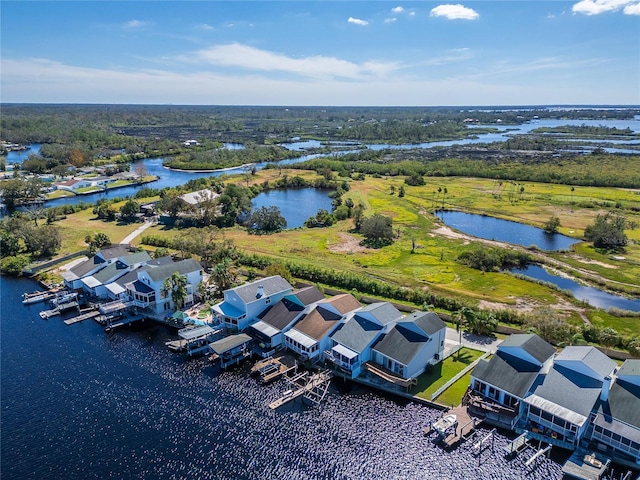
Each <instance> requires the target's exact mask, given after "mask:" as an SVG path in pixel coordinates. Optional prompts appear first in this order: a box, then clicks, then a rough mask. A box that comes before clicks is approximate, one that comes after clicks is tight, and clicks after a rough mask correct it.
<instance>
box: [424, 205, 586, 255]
mask: <svg viewBox="0 0 640 480" xmlns="http://www.w3.org/2000/svg"><path fill="white" fill-rule="evenodd" d="M436 216H437V217H438V218H440V220H442V221H443V223H445V224H446V225H448V226H450V227H453V228H455V229H456V230H460V231H461V232H463V233H466V234H468V235H473V236H474V237H478V238H484V239H486V240H497V241H499V242H506V243H512V244H514V245H521V246H523V247H530V246H532V245H535V246H537V247H538V248H539V249H541V250H568V249H569V248H570V247H571V245H573V244H574V243H578V242H579V240H578V239H575V238H571V237H567V236H566V235H561V234H559V233H555V234H548V233H546V232H545V231H544V230H542V229H540V228H536V227H532V226H530V225H525V224H523V223H518V222H512V221H509V220H503V219H501V218H495V217H489V216H486V215H477V214H474V213H465V212H458V211H455V210H445V211H438V212H436Z"/></svg>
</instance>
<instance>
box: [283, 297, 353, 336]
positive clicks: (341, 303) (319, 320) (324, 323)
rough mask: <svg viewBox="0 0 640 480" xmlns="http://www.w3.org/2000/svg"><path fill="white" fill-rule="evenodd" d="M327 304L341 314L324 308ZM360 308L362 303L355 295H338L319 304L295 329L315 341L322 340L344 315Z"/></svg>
mask: <svg viewBox="0 0 640 480" xmlns="http://www.w3.org/2000/svg"><path fill="white" fill-rule="evenodd" d="M325 304H331V305H332V306H333V308H335V309H336V310H338V311H339V312H340V314H336V313H334V312H333V311H331V310H329V309H327V308H326V307H325V306H323V305H325ZM360 307H361V305H360V303H359V302H358V301H357V300H356V299H355V298H354V297H353V295H350V294H348V293H345V294H342V295H336V296H335V297H331V298H329V299H327V300H326V301H322V302H319V303H318V304H317V305H316V307H315V308H314V309H313V310H311V312H309V313H308V314H307V315H305V316H304V317H303V318H302V320H300V321H299V322H298V323H297V324H296V326H295V329H296V330H298V331H299V332H302V333H304V334H305V335H307V336H309V337H311V338H313V339H315V340H320V339H321V338H322V337H324V336H325V335H326V334H327V333H328V332H329V331H330V330H331V329H332V328H333V326H334V325H335V324H336V323H338V321H340V319H341V318H342V315H344V314H345V313H347V312H350V311H352V310H355V309H357V308H360Z"/></svg>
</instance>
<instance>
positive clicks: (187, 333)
mask: <svg viewBox="0 0 640 480" xmlns="http://www.w3.org/2000/svg"><path fill="white" fill-rule="evenodd" d="M221 332H222V329H219V330H215V329H213V328H212V327H211V326H209V325H202V326H198V327H187V328H183V329H180V330H179V331H178V336H180V339H178V340H172V341H169V342H165V345H166V346H167V347H168V348H169V350H171V351H173V352H184V351H186V352H187V354H188V355H189V356H190V357H191V356H193V355H197V354H207V353H209V352H210V350H211V349H210V347H209V343H210V342H212V341H213V340H214V339H215V338H216V336H217V335H218V334H220V333H221Z"/></svg>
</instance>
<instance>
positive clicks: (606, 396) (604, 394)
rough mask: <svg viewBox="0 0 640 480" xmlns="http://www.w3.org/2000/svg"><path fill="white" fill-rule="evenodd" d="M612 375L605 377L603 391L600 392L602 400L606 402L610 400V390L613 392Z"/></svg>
mask: <svg viewBox="0 0 640 480" xmlns="http://www.w3.org/2000/svg"><path fill="white" fill-rule="evenodd" d="M611 382H612V378H611V375H607V376H606V377H604V381H603V382H602V391H601V392H600V400H602V401H603V402H606V401H607V400H609V390H611Z"/></svg>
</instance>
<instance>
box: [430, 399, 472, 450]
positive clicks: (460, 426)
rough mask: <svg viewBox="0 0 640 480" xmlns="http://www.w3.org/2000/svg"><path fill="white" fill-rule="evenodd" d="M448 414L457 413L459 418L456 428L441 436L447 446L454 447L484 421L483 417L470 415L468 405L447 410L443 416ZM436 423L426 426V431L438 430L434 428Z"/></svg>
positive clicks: (457, 418)
mask: <svg viewBox="0 0 640 480" xmlns="http://www.w3.org/2000/svg"><path fill="white" fill-rule="evenodd" d="M447 415H455V416H456V420H457V423H456V425H455V428H452V429H450V430H448V431H447V432H445V434H444V435H441V436H440V441H441V442H442V444H443V445H444V446H446V447H447V448H449V447H453V446H454V445H457V444H458V443H460V442H461V441H462V440H464V439H466V438H467V437H469V436H470V435H471V434H472V433H473V432H474V431H475V429H476V427H477V426H478V425H479V424H480V423H482V420H481V419H478V418H475V417H472V416H470V415H469V412H468V411H467V407H466V406H459V407H455V408H452V409H451V410H449V411H447V412H445V413H444V414H443V417H446V416H447ZM435 423H437V422H434V423H432V424H431V425H430V426H428V427H427V428H425V429H424V433H425V434H430V433H431V432H433V431H436V429H435V428H434V425H435Z"/></svg>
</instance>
